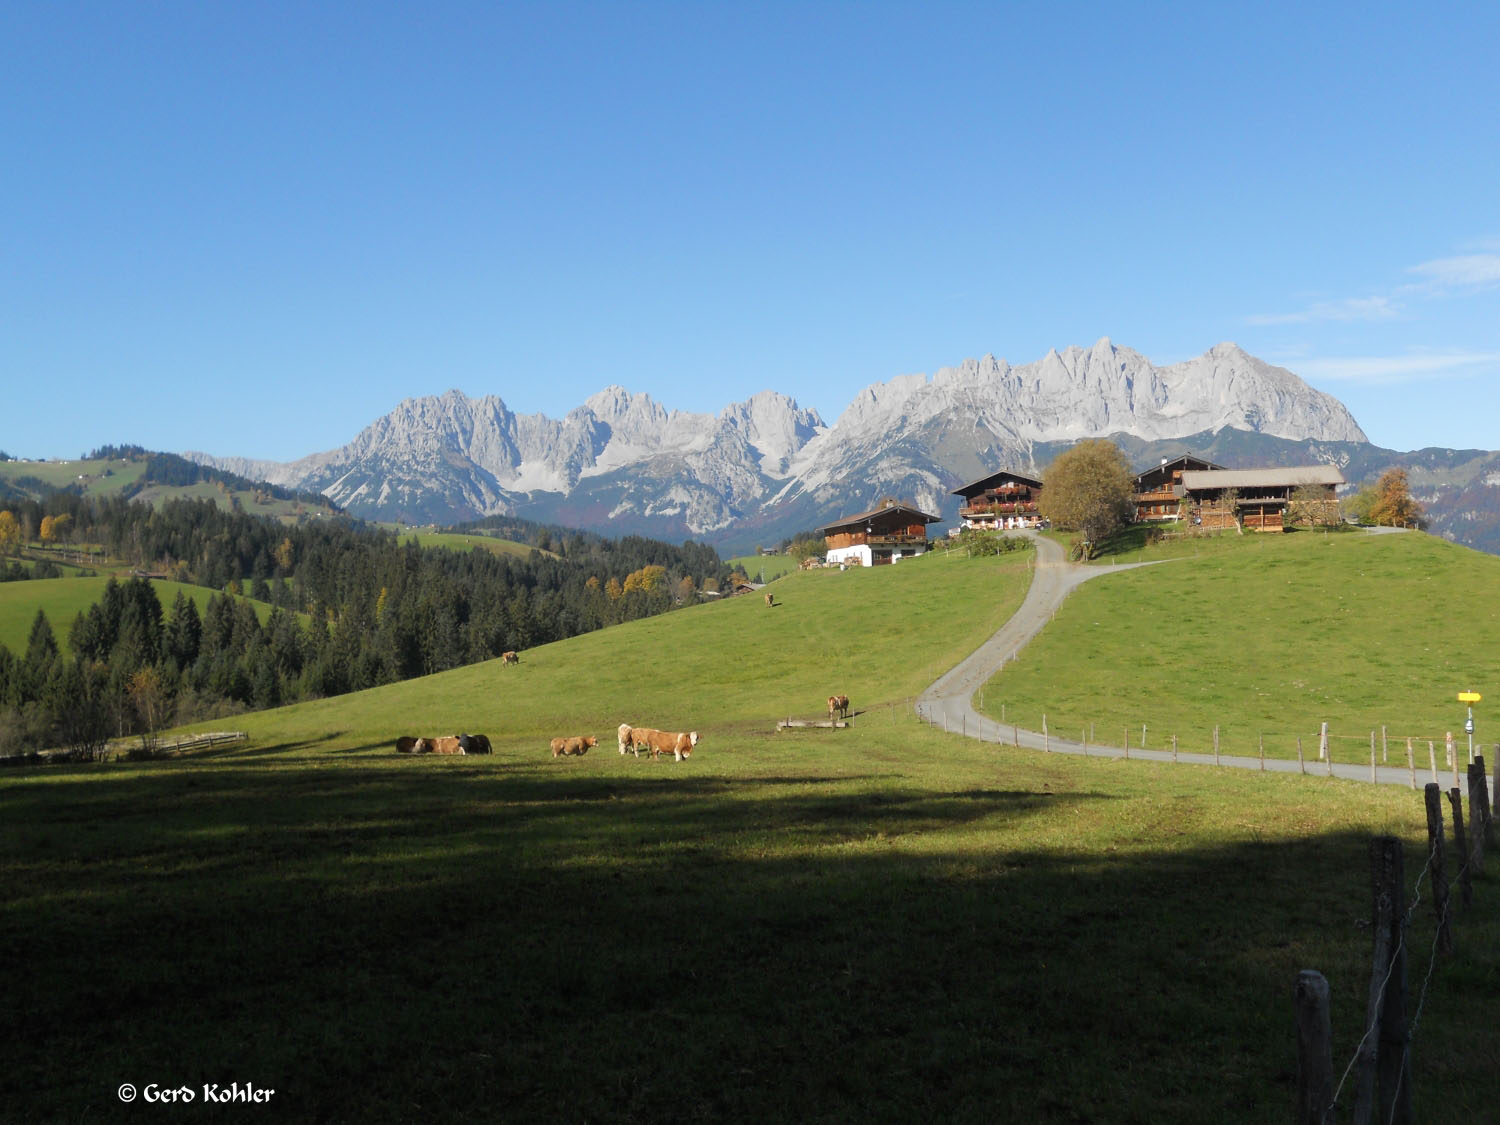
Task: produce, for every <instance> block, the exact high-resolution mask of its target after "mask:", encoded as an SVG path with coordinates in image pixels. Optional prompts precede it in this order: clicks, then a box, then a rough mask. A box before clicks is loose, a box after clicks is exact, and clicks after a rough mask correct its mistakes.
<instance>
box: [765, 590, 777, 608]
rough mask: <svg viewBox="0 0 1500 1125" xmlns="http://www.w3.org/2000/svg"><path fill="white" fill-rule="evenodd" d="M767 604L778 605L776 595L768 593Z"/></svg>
mask: <svg viewBox="0 0 1500 1125" xmlns="http://www.w3.org/2000/svg"><path fill="white" fill-rule="evenodd" d="M766 604H767V605H775V604H776V595H775V594H772V593H770V592H767V594H766Z"/></svg>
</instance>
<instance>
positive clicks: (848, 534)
mask: <svg viewBox="0 0 1500 1125" xmlns="http://www.w3.org/2000/svg"><path fill="white" fill-rule="evenodd" d="M942 518H943V517H942V516H933V515H928V514H927V513H926V512H924V511H922V510H921V509H919V508H915V507H913V506H911V505H910V504H903V503H900V502H899V501H897V500H895V499H894V498H891V497H887V498H886V499H884V500H882V501H881V502H880V506H879V507H878V508H871V509H870V510H869V511H868V512H860V513H859V514H858V515H856V516H845V517H842V518H840V519H837V520H834V521H833V522H832V523H825V524H824V525H823V526H822V527H820V528H817V529H816V530H818V531H821V532H822V533H823V541H824V544H825V553H826V557H827V560H828V561H829V562H830V563H845V564H852V565H856V566H880V565H882V564H884V563H894V562H899V561H900V560H901V559H904V558H911V557H914V556H916V555H920V554H922V553H923V552H924V551H926V550H927V525H928V524H930V523H940V522H941V521H942Z"/></svg>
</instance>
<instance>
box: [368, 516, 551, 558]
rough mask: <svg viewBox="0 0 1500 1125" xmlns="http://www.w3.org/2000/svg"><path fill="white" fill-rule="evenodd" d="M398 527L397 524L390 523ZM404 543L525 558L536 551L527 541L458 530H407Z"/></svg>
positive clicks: (546, 553)
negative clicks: (516, 540)
mask: <svg viewBox="0 0 1500 1125" xmlns="http://www.w3.org/2000/svg"><path fill="white" fill-rule="evenodd" d="M390 526H392V527H396V526H397V525H394V524H393V525H390ZM401 542H402V544H403V545H405V544H407V543H414V544H416V545H417V546H419V547H447V548H448V549H449V550H452V551H471V550H475V549H478V550H481V551H490V552H491V553H493V554H496V555H513V556H516V557H518V558H523V559H524V558H525V557H526V556H527V555H529V554H531V552H532V551H535V550H536V548H535V547H532V546H529V545H527V544H525V543H515V542H512V541H511V540H509V539H496V538H495V537H494V536H493V535H473V534H465V533H462V532H456V531H421V532H416V531H412V532H405V533H403V534H402V535H401ZM542 554H544V555H550V554H552V552H551V551H543V552H542Z"/></svg>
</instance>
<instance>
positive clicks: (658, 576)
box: [625, 566, 667, 594]
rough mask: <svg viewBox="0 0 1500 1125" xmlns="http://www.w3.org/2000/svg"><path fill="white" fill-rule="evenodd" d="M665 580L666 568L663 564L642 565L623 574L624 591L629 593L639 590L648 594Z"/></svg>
mask: <svg viewBox="0 0 1500 1125" xmlns="http://www.w3.org/2000/svg"><path fill="white" fill-rule="evenodd" d="M666 580H667V568H666V567H664V566H643V567H641V569H640V570H633V571H631V572H630V573H629V574H627V575H626V576H625V592H626V593H627V594H628V593H631V592H632V591H634V590H640V591H641V592H642V593H645V594H649V593H650V592H651V591H652V590H655V589H656V588H657V587H659V586H660V585H661V584H662V583H663V582H665V581H666Z"/></svg>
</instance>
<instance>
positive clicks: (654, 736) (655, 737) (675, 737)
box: [650, 730, 698, 762]
mask: <svg viewBox="0 0 1500 1125" xmlns="http://www.w3.org/2000/svg"><path fill="white" fill-rule="evenodd" d="M697 745H698V732H697V731H695V730H694V731H688V732H687V733H685V734H682V733H678V732H677V731H664V730H656V731H652V732H651V738H650V746H651V757H652V758H659V757H661V756H662V755H663V754H671V755H672V757H673V758H674V759H675V760H676V761H679V762H680V761H682V759H684V758H688V757H691V756H692V753H693V747H694V746H697Z"/></svg>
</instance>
